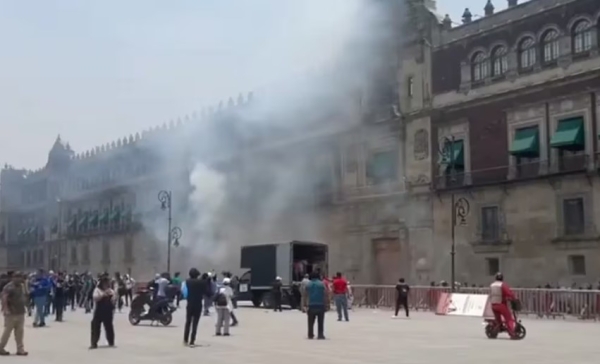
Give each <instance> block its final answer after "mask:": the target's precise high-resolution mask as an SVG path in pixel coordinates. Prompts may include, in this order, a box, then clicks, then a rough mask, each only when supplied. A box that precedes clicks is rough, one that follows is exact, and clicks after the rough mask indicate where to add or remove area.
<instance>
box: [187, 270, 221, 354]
mask: <svg viewBox="0 0 600 364" xmlns="http://www.w3.org/2000/svg"><path fill="white" fill-rule="evenodd" d="M189 276H190V278H189V279H187V280H186V281H185V282H184V283H183V284H182V288H181V293H182V295H183V298H184V299H185V300H187V307H186V315H185V328H184V331H183V344H184V345H186V346H187V345H189V346H190V347H194V346H196V332H197V330H198V322H200V316H201V314H202V301H203V300H204V298H205V297H212V295H213V293H212V292H211V289H210V287H211V285H210V282H209V280H208V276H203V277H202V278H199V276H200V272H199V271H198V270H197V269H196V268H192V269H190V273H189ZM190 329H191V336H190Z"/></svg>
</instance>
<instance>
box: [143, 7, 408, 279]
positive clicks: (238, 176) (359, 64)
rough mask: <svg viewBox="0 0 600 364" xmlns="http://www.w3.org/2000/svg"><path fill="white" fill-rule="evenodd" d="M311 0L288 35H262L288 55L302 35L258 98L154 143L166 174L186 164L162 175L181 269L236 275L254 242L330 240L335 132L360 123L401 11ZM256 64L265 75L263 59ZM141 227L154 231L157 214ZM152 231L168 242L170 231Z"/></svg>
mask: <svg viewBox="0 0 600 364" xmlns="http://www.w3.org/2000/svg"><path fill="white" fill-rule="evenodd" d="M308 3H310V4H312V5H311V6H312V7H311V6H308V5H307V7H306V9H305V10H306V11H304V12H301V13H298V14H295V16H296V18H295V19H294V21H293V22H291V23H290V24H288V25H289V27H287V28H286V29H287V32H285V33H281V32H278V31H277V30H275V29H274V30H273V34H271V35H270V36H269V37H268V39H265V40H264V43H265V45H266V47H267V48H268V49H277V48H280V49H281V50H282V51H283V50H290V46H291V45H290V44H289V42H290V41H293V40H300V39H301V40H303V42H298V43H296V44H295V47H292V48H293V53H294V54H297V55H298V57H297V59H295V60H293V61H292V62H295V64H292V65H289V64H288V65H286V67H281V66H279V67H278V66H277V65H273V69H274V71H275V72H276V73H277V78H276V80H275V82H272V83H270V84H269V85H266V86H265V87H262V88H261V89H260V90H258V91H259V92H255V99H254V101H252V102H249V103H248V102H246V103H244V104H243V105H238V106H236V107H234V108H228V107H226V105H225V107H224V108H223V109H222V110H220V111H216V112H215V113H213V114H212V115H211V116H209V117H206V118H204V119H201V118H198V120H192V121H191V122H190V123H189V124H188V126H186V127H184V128H183V129H182V130H183V132H182V133H176V134H174V135H172V137H171V138H170V139H160V140H158V141H157V146H156V147H154V148H152V147H150V148H151V149H152V150H153V151H154V152H155V153H156V154H157V156H158V162H157V164H159V165H160V166H159V169H160V168H162V167H166V168H167V169H169V170H171V171H173V170H175V171H178V172H177V173H175V174H173V173H171V174H169V175H167V176H164V177H162V179H161V180H160V181H156V184H157V185H158V186H165V187H161V188H169V189H171V190H173V194H174V196H176V197H177V199H178V203H176V204H174V217H173V219H174V224H176V225H178V226H180V227H181V228H182V229H183V231H184V233H183V238H182V239H181V241H180V243H181V245H182V246H181V248H180V249H179V252H178V253H177V252H176V253H174V254H175V255H176V256H177V259H176V261H177V262H176V263H175V265H176V267H177V269H178V270H181V271H186V270H187V269H189V268H190V267H191V266H196V267H198V268H200V269H201V270H208V269H212V268H214V269H217V270H219V269H228V270H235V269H237V268H239V260H238V258H239V251H240V247H241V246H242V245H246V244H259V243H272V242H281V241H286V240H318V241H323V242H327V240H328V236H325V235H324V234H323V232H322V231H323V228H322V226H323V225H324V224H327V223H328V222H327V220H326V219H323V216H322V215H320V214H319V212H318V210H319V207H318V206H315V202H317V201H318V199H319V197H320V196H319V192H318V189H319V188H320V187H321V185H322V183H323V182H324V181H325V184H327V182H330V184H331V186H329V187H330V188H331V189H332V190H331V191H326V192H327V193H333V186H334V185H335V184H336V178H338V180H337V183H339V178H340V177H338V176H336V173H338V172H339V171H337V170H336V169H339V168H340V161H339V160H336V157H335V156H336V154H337V153H339V152H340V150H339V146H337V145H336V144H335V143H331V142H330V141H331V139H328V137H327V135H328V134H332V133H338V134H339V132H340V130H346V129H349V128H352V127H355V126H357V125H358V124H359V123H360V122H361V118H360V116H361V115H360V112H361V109H360V108H361V107H362V103H363V102H364V100H362V99H361V97H362V96H361V95H362V94H363V93H364V91H365V90H368V89H369V88H370V87H372V86H373V85H372V82H371V81H372V78H373V72H374V71H376V70H381V67H382V66H381V64H382V55H381V54H380V53H381V52H380V50H381V47H382V43H385V42H386V41H387V40H389V38H390V33H391V32H393V31H394V30H393V29H394V28H393V27H388V26H383V25H382V24H386V21H388V22H389V20H390V18H393V15H391V14H389V12H387V11H386V7H385V6H386V5H382V4H385V2H378V1H371V0H370V1H363V0H343V1H338V0H335V1H334V0H331V1H325V2H322V1H318V2H314V1H313V2H307V4H308ZM319 7H325V8H327V11H326V12H324V11H319ZM336 7H338V10H339V11H336V10H335V9H336ZM309 9H310V10H311V11H308V10H309ZM325 15H326V16H325ZM325 18H326V19H325ZM311 24H313V27H311V26H310V25H311ZM292 25H293V26H292ZM314 26H316V27H317V28H316V29H318V32H316V33H319V34H322V35H321V36H319V34H316V33H315V28H314ZM307 39H311V40H312V42H307V41H306V40H307ZM394 41H396V39H395V38H394ZM278 44H280V46H277V45H278ZM388 46H389V44H388ZM386 51H388V52H389V49H386ZM386 54H388V53H386ZM307 64H309V65H310V68H309V69H307V68H306V65H307ZM258 69H259V70H260V72H266V70H265V64H261V65H260V67H259V68H258ZM380 76H381V75H380ZM388 76H389V77H388V78H389V79H393V77H394V76H393V75H388ZM266 78H267V79H269V80H273V78H272V77H266ZM376 93H377V91H374V94H376ZM357 95H358V96H357ZM225 104H227V102H225ZM255 139H258V140H260V145H261V147H260V148H257V145H253V144H252V143H251V142H252V140H255ZM315 141H316V142H315ZM323 146H325V147H323ZM323 156H325V157H326V158H322V157H323ZM183 174H185V177H184V176H183ZM174 175H175V176H176V177H174ZM321 192H322V191H321ZM144 225H145V226H146V228H147V229H148V230H150V231H152V230H153V229H155V228H154V225H155V224H154V222H152V221H146V222H145V223H144ZM155 235H156V236H157V237H158V238H157V239H158V240H159V241H160V240H163V239H161V237H162V236H164V235H165V234H164V232H156V234H155ZM206 265H209V266H206Z"/></svg>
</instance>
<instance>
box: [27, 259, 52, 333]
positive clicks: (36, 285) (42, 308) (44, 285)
mask: <svg viewBox="0 0 600 364" xmlns="http://www.w3.org/2000/svg"><path fill="white" fill-rule="evenodd" d="M51 287H52V283H51V282H50V279H49V278H48V277H47V276H46V274H45V273H44V271H43V270H42V269H40V270H39V271H38V273H37V276H36V277H35V278H34V280H33V282H32V284H31V287H30V292H31V296H32V297H33V304H34V306H35V320H34V323H33V326H34V327H44V326H46V320H45V319H46V301H47V299H48V295H49V294H50V289H51Z"/></svg>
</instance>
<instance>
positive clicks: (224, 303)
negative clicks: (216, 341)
mask: <svg viewBox="0 0 600 364" xmlns="http://www.w3.org/2000/svg"><path fill="white" fill-rule="evenodd" d="M230 283H231V280H230V279H229V278H223V287H221V288H219V290H218V291H217V294H216V296H215V309H216V311H217V324H216V331H215V335H217V336H221V329H223V332H222V334H223V335H224V336H229V320H231V311H233V304H232V303H231V298H232V297H233V290H232V289H231V287H230Z"/></svg>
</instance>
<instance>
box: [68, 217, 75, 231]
mask: <svg viewBox="0 0 600 364" xmlns="http://www.w3.org/2000/svg"><path fill="white" fill-rule="evenodd" d="M76 225H77V218H76V217H73V218H72V219H71V221H69V228H71V229H74V228H75V226H76Z"/></svg>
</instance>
